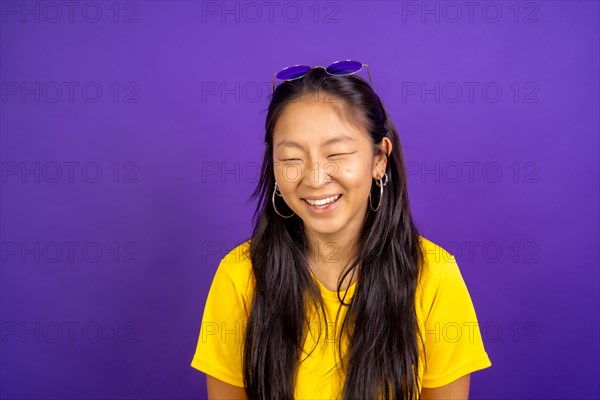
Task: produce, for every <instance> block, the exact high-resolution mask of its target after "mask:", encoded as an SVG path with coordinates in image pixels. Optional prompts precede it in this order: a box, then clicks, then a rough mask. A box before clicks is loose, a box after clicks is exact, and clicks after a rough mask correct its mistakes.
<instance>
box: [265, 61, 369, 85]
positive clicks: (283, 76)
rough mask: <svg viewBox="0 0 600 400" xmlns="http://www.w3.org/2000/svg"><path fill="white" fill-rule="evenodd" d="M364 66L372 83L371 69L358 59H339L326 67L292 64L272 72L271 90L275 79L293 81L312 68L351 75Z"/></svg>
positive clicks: (334, 73)
mask: <svg viewBox="0 0 600 400" xmlns="http://www.w3.org/2000/svg"><path fill="white" fill-rule="evenodd" d="M364 67H366V68H367V74H368V75H369V81H370V82H371V83H373V80H372V79H371V71H370V70H369V66H368V65H367V64H363V63H361V62H360V61H354V60H341V61H335V62H333V63H331V64H329V65H328V66H327V67H324V66H322V65H316V66H314V67H311V66H310V65H292V66H290V67H285V68H284V69H282V70H281V71H279V72H277V73H275V74H273V85H272V86H273V91H275V79H277V80H279V81H293V80H294V79H300V78H302V77H303V76H304V75H306V74H308V73H309V72H310V71H312V69H313V68H323V69H324V70H325V72H327V73H328V74H329V75H336V76H340V75H352V74H355V73H357V72H358V71H360V70H362V69H363V68H364Z"/></svg>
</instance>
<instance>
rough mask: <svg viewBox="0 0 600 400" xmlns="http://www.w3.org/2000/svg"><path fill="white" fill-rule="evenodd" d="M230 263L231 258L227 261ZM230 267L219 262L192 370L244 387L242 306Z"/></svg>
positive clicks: (243, 321) (226, 263)
mask: <svg viewBox="0 0 600 400" xmlns="http://www.w3.org/2000/svg"><path fill="white" fill-rule="evenodd" d="M230 259H231V257H230ZM232 267H235V265H232V264H231V263H230V262H228V261H227V257H225V258H223V260H221V262H220V264H219V266H218V268H217V271H216V273H215V276H214V278H213V281H212V283H211V286H210V289H209V292H208V297H207V299H206V304H205V306H204V314H203V316H202V324H201V327H200V335H199V337H198V343H197V345H196V352H195V353H194V357H193V359H192V363H191V366H192V367H194V368H196V369H197V370H199V371H202V372H204V373H205V374H207V375H211V376H213V377H215V378H217V379H219V380H222V381H223V382H226V383H229V384H231V385H235V386H239V387H243V386H244V380H243V374H242V356H243V351H242V348H243V344H244V336H243V329H244V324H245V316H246V311H245V303H244V297H243V295H242V293H241V290H240V288H239V287H238V285H236V279H235V277H234V275H233V272H234V271H232Z"/></svg>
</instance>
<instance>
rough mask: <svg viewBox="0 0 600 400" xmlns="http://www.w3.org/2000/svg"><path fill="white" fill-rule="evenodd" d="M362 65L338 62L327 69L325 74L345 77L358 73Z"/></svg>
mask: <svg viewBox="0 0 600 400" xmlns="http://www.w3.org/2000/svg"><path fill="white" fill-rule="evenodd" d="M361 68H362V63H361V62H358V61H338V62H336V63H333V64H331V65H330V66H329V67H327V72H329V73H330V74H331V75H347V74H351V73H353V72H356V71H359V70H360V69H361Z"/></svg>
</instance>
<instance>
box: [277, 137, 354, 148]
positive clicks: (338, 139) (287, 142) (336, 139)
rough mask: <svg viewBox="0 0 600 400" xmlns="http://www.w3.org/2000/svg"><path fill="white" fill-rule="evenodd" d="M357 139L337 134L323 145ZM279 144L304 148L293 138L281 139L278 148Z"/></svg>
mask: <svg viewBox="0 0 600 400" xmlns="http://www.w3.org/2000/svg"><path fill="white" fill-rule="evenodd" d="M355 141H356V139H354V138H351V137H350V136H346V135H340V136H336V137H334V138H331V139H329V140H327V141H326V142H325V143H323V145H324V146H329V145H331V144H334V143H338V142H355ZM279 146H287V147H297V148H299V149H302V146H300V145H299V144H298V143H296V142H294V141H293V140H285V139H284V140H282V141H280V142H279V143H278V144H277V146H275V148H277V147H279Z"/></svg>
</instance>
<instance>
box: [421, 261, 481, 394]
mask: <svg viewBox="0 0 600 400" xmlns="http://www.w3.org/2000/svg"><path fill="white" fill-rule="evenodd" d="M444 264H445V265H444V267H443V269H442V270H441V271H440V274H439V277H438V279H437V280H436V282H435V283H434V288H435V289H434V290H435V293H434V295H433V301H432V303H431V308H430V309H429V312H428V314H427V316H426V319H425V322H424V324H425V331H424V332H423V334H424V340H425V349H426V352H425V357H426V361H427V364H426V366H425V371H424V374H423V387H426V388H434V387H440V386H444V385H447V384H449V383H451V382H453V381H455V380H457V379H458V378H460V377H462V376H464V375H467V374H469V373H471V372H474V371H477V370H481V369H484V368H488V367H490V366H491V365H492V362H491V361H490V358H489V357H488V354H487V353H486V351H485V348H484V346H483V341H482V338H481V332H480V329H479V324H478V321H477V315H476V313H475V308H474V306H473V302H472V301H471V296H470V295H469V291H468V290H467V286H466V284H465V281H464V280H463V277H462V275H461V273H460V270H459V268H458V264H457V262H456V260H455V258H454V256H450V257H449V261H448V262H447V263H444Z"/></svg>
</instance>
